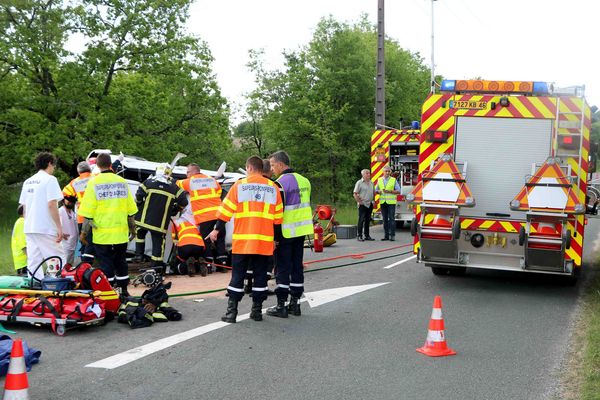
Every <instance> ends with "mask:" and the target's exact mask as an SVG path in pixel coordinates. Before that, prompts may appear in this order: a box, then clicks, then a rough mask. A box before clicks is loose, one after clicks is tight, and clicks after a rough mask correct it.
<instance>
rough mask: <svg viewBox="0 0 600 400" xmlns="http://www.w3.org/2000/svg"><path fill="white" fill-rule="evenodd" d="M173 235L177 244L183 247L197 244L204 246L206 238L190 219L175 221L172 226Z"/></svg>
mask: <svg viewBox="0 0 600 400" xmlns="http://www.w3.org/2000/svg"><path fill="white" fill-rule="evenodd" d="M171 229H172V233H171V235H172V236H173V243H175V244H177V247H183V246H187V245H190V244H191V245H195V246H202V247H204V240H202V236H200V232H199V231H198V227H197V226H196V225H194V224H192V223H191V222H189V221H183V222H178V221H173V225H172V227H171Z"/></svg>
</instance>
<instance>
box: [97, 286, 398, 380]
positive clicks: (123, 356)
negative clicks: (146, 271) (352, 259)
mask: <svg viewBox="0 0 600 400" xmlns="http://www.w3.org/2000/svg"><path fill="white" fill-rule="evenodd" d="M388 283H389V282H383V283H375V284H371V285H361V286H347V287H341V288H335V289H325V290H319V291H317V292H310V293H304V296H305V298H303V299H302V300H301V301H306V302H308V304H309V305H310V306H311V307H313V308H314V307H318V306H321V305H323V304H326V303H329V302H332V301H335V300H339V299H341V298H344V297H347V296H352V295H353V294H356V293H360V292H364V291H365V290H369V289H373V288H376V287H378V286H382V285H387V284H388ZM265 310H266V308H265V309H263V311H265ZM249 318H250V313H246V314H243V315H238V317H237V322H241V321H244V320H246V319H249ZM230 325H232V324H228V323H227V322H222V321H218V322H213V323H211V324H208V325H204V326H200V327H198V328H194V329H191V330H189V331H185V332H181V333H178V334H176V335H173V336H168V337H166V338H163V339H159V340H157V341H154V342H152V343H148V344H145V345H143V346H139V347H136V348H134V349H131V350H127V351H124V352H123V353H119V354H115V355H114V356H111V357H108V358H105V359H103V360H100V361H96V362H93V363H91V364H88V365H86V367H89V368H104V369H115V368H118V367H121V366H123V365H126V364H129V363H130V362H133V361H136V360H139V359H140V358H143V357H146V356H148V355H150V354H152V353H156V352H157V351H161V350H164V349H166V348H168V347H171V346H175V345H176V344H178V343H181V342H184V341H186V340H189V339H193V338H195V337H197V336H201V335H204V334H205V333H208V332H212V331H215V330H217V329H220V328H224V327H226V326H230Z"/></svg>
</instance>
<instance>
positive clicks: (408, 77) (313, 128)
mask: <svg viewBox="0 0 600 400" xmlns="http://www.w3.org/2000/svg"><path fill="white" fill-rule="evenodd" d="M376 41H377V35H376V31H375V28H374V27H373V26H371V25H370V24H369V23H368V22H367V19H366V17H363V18H362V20H361V21H359V22H358V23H356V24H354V25H349V24H345V23H340V22H337V21H334V20H333V19H331V18H328V19H323V20H322V21H321V22H320V23H319V24H318V26H317V28H316V30H315V34H314V36H313V38H312V40H311V41H310V43H309V44H308V45H307V46H305V47H303V48H302V49H300V50H299V51H296V52H290V53H286V54H284V56H285V60H286V61H285V68H284V69H283V70H281V71H268V72H266V71H265V70H264V68H263V67H262V65H263V64H262V63H261V62H260V60H253V62H251V64H250V67H251V69H252V71H253V72H254V73H255V75H256V76H257V79H258V87H257V89H256V90H255V91H254V92H253V93H252V94H251V95H250V96H249V98H250V104H255V103H258V104H259V106H260V107H261V109H262V110H263V112H262V114H261V115H260V116H259V117H260V119H259V123H260V126H261V129H262V135H263V137H265V138H266V139H265V140H266V141H267V142H268V143H269V147H273V148H274V149H284V150H286V151H288V153H289V154H290V157H291V159H292V164H293V166H294V167H295V168H296V169H297V170H298V171H299V172H301V173H304V174H306V175H307V176H308V177H309V178H310V179H311V181H312V183H313V186H314V187H318V188H319V190H318V191H315V194H316V200H317V201H333V202H337V201H339V200H344V199H349V198H350V197H351V190H352V185H353V183H354V181H355V180H356V179H358V177H359V171H360V170H361V169H362V168H368V166H369V165H370V161H369V154H370V136H371V133H372V131H373V125H374V123H373V121H374V104H375V80H374V76H375V61H376V57H375V56H376V48H377V47H376ZM428 83H429V71H428V69H427V67H425V66H424V65H423V60H422V59H421V58H420V56H419V55H418V54H413V53H411V52H408V51H405V50H403V49H402V48H401V47H400V45H399V44H398V43H397V42H395V41H392V40H387V41H386V115H388V117H389V118H390V120H391V121H396V122H398V121H399V120H400V119H401V118H404V119H405V120H410V119H419V112H420V105H421V104H422V102H423V100H424V98H425V97H426V95H427V93H428ZM249 120H252V118H249Z"/></svg>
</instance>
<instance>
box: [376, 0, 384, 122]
mask: <svg viewBox="0 0 600 400" xmlns="http://www.w3.org/2000/svg"><path fill="white" fill-rule="evenodd" d="M384 19H385V18H384V0H378V5H377V83H376V86H377V88H376V90H375V129H377V128H383V127H384V126H385V48H384V46H385V29H384Z"/></svg>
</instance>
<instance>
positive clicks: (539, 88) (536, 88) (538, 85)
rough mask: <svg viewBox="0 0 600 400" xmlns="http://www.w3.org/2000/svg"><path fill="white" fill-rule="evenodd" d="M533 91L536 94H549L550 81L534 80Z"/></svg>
mask: <svg viewBox="0 0 600 400" xmlns="http://www.w3.org/2000/svg"><path fill="white" fill-rule="evenodd" d="M533 93H535V94H548V93H550V90H549V89H548V83H546V82H533Z"/></svg>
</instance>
